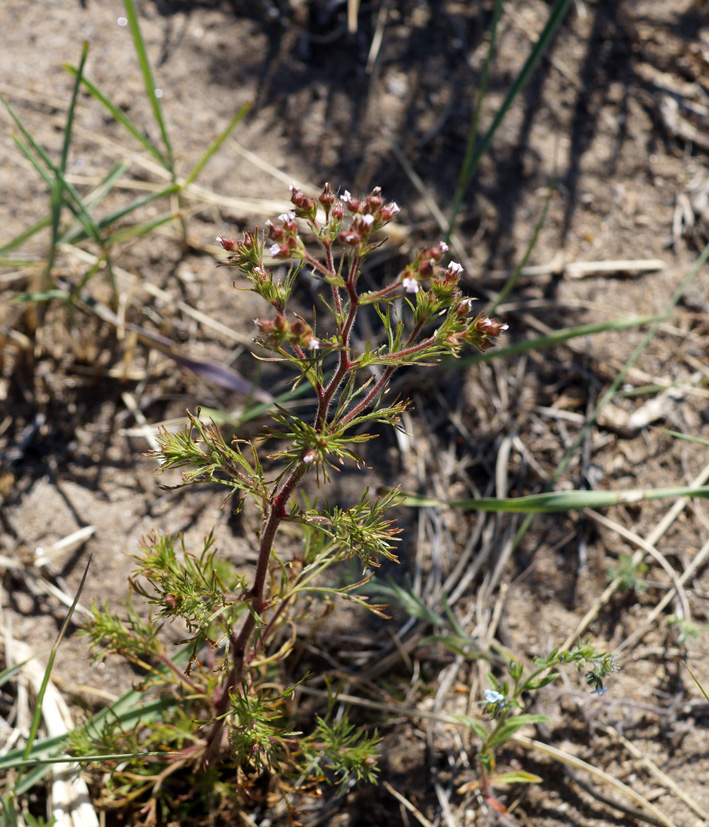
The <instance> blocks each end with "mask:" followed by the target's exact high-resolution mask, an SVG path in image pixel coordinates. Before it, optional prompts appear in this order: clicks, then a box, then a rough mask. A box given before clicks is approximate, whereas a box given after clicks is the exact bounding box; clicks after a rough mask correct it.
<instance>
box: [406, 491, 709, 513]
mask: <svg viewBox="0 0 709 827" xmlns="http://www.w3.org/2000/svg"><path fill="white" fill-rule="evenodd" d="M666 497H701V498H702V499H707V498H709V486H707V485H700V486H694V487H692V486H688V487H682V486H678V487H675V488H655V489H652V488H648V489H643V488H631V489H628V490H625V491H554V492H551V493H549V494H531V495H530V496H528V497H509V498H507V499H498V498H496V497H481V498H480V499H478V500H439V499H434V498H433V497H419V496H417V495H415V494H405V495H404V496H403V497H402V499H401V503H400V504H401V505H408V506H411V507H412V508H430V507H433V506H437V505H447V506H448V507H449V508H462V509H465V510H470V511H499V512H503V513H508V514H551V513H558V512H563V511H578V510H580V509H583V508H606V507H608V506H611V505H620V504H624V503H639V502H645V501H647V500H660V499H664V498H666Z"/></svg>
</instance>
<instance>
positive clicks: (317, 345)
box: [308, 336, 320, 350]
mask: <svg viewBox="0 0 709 827" xmlns="http://www.w3.org/2000/svg"><path fill="white" fill-rule="evenodd" d="M308 347H309V348H310V350H320V342H319V341H318V340H317V339H316V338H315V336H313V337H312V338H311V339H310V341H309V342H308Z"/></svg>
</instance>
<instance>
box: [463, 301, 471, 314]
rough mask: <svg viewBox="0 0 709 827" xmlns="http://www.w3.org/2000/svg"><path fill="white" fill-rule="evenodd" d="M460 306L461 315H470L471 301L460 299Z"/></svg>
mask: <svg viewBox="0 0 709 827" xmlns="http://www.w3.org/2000/svg"><path fill="white" fill-rule="evenodd" d="M460 306H461V308H462V309H463V313H470V311H471V310H472V309H473V300H472V299H462V300H461V302H460Z"/></svg>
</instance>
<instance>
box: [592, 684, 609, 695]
mask: <svg viewBox="0 0 709 827" xmlns="http://www.w3.org/2000/svg"><path fill="white" fill-rule="evenodd" d="M606 692H608V690H607V689H606V688H605V686H599V687H598V689H594V690H593V691H592V692H591V694H592V695H605V694H606Z"/></svg>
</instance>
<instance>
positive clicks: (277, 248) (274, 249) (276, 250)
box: [268, 244, 281, 258]
mask: <svg viewBox="0 0 709 827" xmlns="http://www.w3.org/2000/svg"><path fill="white" fill-rule="evenodd" d="M268 252H269V253H270V254H271V255H272V256H273V257H274V258H275V257H276V256H277V255H278V254H279V253H280V252H281V245H280V244H271V246H270V247H269V248H268Z"/></svg>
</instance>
